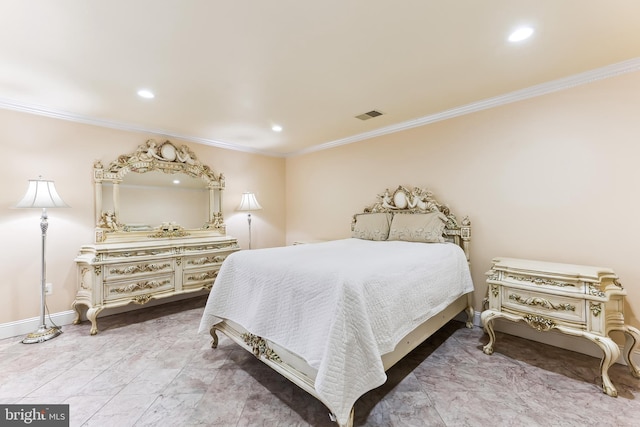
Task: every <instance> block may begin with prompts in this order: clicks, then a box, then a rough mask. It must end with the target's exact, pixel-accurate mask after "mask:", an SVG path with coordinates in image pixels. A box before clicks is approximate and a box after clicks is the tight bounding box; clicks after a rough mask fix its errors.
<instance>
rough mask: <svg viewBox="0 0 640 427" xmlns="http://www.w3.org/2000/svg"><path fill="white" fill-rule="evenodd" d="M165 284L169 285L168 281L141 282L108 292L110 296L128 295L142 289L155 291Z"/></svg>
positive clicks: (169, 281)
mask: <svg viewBox="0 0 640 427" xmlns="http://www.w3.org/2000/svg"><path fill="white" fill-rule="evenodd" d="M167 283H171V280H170V279H165V280H163V281H158V280H146V281H143V282H137V283H130V284H128V285H125V286H120V287H118V288H113V289H111V290H110V291H109V292H111V293H112V294H128V293H131V292H135V291H140V290H142V289H155V288H159V287H160V286H163V285H166V284H167Z"/></svg>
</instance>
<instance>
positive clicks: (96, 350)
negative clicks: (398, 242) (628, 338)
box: [0, 297, 640, 427]
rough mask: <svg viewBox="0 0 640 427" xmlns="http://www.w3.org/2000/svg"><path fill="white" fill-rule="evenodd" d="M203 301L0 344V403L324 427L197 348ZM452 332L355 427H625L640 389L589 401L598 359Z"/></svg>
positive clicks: (92, 419) (361, 403) (229, 352)
mask: <svg viewBox="0 0 640 427" xmlns="http://www.w3.org/2000/svg"><path fill="white" fill-rule="evenodd" d="M204 304H205V297H198V298H193V299H190V300H184V301H179V302H173V303H168V304H164V305H161V306H157V307H149V308H146V309H143V310H137V311H135V312H130V313H126V314H117V315H112V316H107V317H102V318H100V319H99V323H98V326H99V328H100V333H99V334H98V335H96V336H90V335H89V324H88V323H87V322H85V323H83V324H81V325H68V326H65V327H63V331H64V333H63V334H62V335H61V336H59V337H57V338H55V339H53V340H51V341H48V342H46V343H42V344H31V345H25V344H22V343H20V340H21V339H22V337H15V338H8V339H4V340H0V403H4V404H10V403H37V404H41V403H48V404H55V403H66V404H69V405H70V413H71V425H72V426H99V427H102V426H118V427H126V426H159V425H162V426H251V427H253V426H286V427H289V426H335V424H334V423H332V422H330V421H329V418H328V411H327V410H326V409H325V408H324V406H323V405H322V404H320V403H319V402H318V401H317V400H315V399H314V398H312V397H310V396H309V395H307V394H306V393H305V392H303V391H301V390H300V389H298V388H297V387H296V386H295V385H293V384H291V383H289V382H288V381H287V380H285V379H284V378H282V377H280V376H279V375H278V374H276V373H275V372H273V371H271V370H270V369H269V368H267V367H266V366H265V365H263V364H262V363H261V362H260V361H258V360H257V359H255V358H254V357H253V356H252V355H250V354H249V353H247V352H245V351H244V350H242V349H240V348H239V347H237V346H236V345H235V344H234V343H232V342H231V341H230V340H228V339H226V338H221V341H220V345H219V348H218V349H216V350H213V349H211V348H210V347H209V344H210V337H209V335H208V334H204V335H198V334H197V329H198V326H199V321H200V316H201V313H202V311H203V307H204ZM497 335H498V341H497V345H496V352H495V353H494V354H493V355H492V356H487V355H485V354H484V353H482V350H481V348H482V345H483V344H484V343H486V339H487V338H486V336H485V335H484V334H483V332H482V330H481V329H480V328H474V329H466V328H464V327H463V325H462V323H459V322H455V321H454V322H450V323H449V324H448V325H446V326H445V327H444V328H443V329H442V330H440V331H439V332H438V333H437V334H436V335H434V336H433V337H431V338H430V339H429V340H428V341H426V342H425V343H424V344H423V345H421V346H420V347H418V348H417V349H416V350H415V351H414V352H412V353H411V354H410V355H408V356H407V357H406V358H405V359H403V360H402V361H401V362H400V363H399V364H398V365H396V366H394V367H393V368H392V369H391V370H390V371H389V372H388V375H389V380H388V381H387V383H386V384H385V385H383V386H381V387H380V388H378V389H376V390H373V391H371V392H369V393H367V394H366V395H364V396H363V397H361V398H360V400H358V402H357V403H356V406H355V414H356V420H355V425H357V426H475V427H477V426H527V427H530V426H545V427H546V426H580V427H583V426H599V427H603V426H616V427H623V426H637V425H640V379H637V378H634V377H632V376H631V374H630V373H629V371H628V369H627V367H626V366H623V365H614V366H613V367H612V368H611V369H610V376H611V379H612V381H613V383H614V384H615V385H616V386H617V388H618V392H619V397H618V398H612V397H609V396H607V395H605V394H603V393H602V392H601V391H600V385H599V376H598V371H599V369H598V368H599V360H598V359H595V358H593V357H589V356H584V355H582V354H578V353H574V352H570V351H566V350H562V349H558V348H555V347H550V346H546V345H542V344H539V343H533V342H530V341H526V340H524V339H521V338H517V337H513V336H510V335H505V334H501V333H497Z"/></svg>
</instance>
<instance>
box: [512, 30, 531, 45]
mask: <svg viewBox="0 0 640 427" xmlns="http://www.w3.org/2000/svg"><path fill="white" fill-rule="evenodd" d="M532 34H533V28H531V27H521V28H518V29H517V30H515V31H514V32H513V33H511V34H510V35H509V41H510V42H514V43H515V42H520V41H522V40H525V39H528V38H529V37H531V35H532Z"/></svg>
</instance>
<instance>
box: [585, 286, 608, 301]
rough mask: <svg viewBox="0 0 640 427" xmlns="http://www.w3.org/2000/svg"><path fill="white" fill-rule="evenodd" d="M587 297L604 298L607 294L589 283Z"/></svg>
mask: <svg viewBox="0 0 640 427" xmlns="http://www.w3.org/2000/svg"><path fill="white" fill-rule="evenodd" d="M589 295H593V296H595V297H600V298H605V297H606V296H607V294H605V293H604V292H602V291H601V290H600V288H599V287H597V286H595V285H594V284H592V283H589Z"/></svg>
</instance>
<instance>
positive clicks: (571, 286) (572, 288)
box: [498, 271, 587, 294]
mask: <svg viewBox="0 0 640 427" xmlns="http://www.w3.org/2000/svg"><path fill="white" fill-rule="evenodd" d="M498 280H502V281H503V282H504V284H505V285H506V284H514V285H519V286H530V287H533V288H537V289H540V290H541V291H543V292H544V291H547V290H548V291H551V292H553V291H556V290H557V291H562V292H567V293H577V294H584V293H586V292H587V291H586V289H587V286H586V284H585V283H584V282H583V281H580V280H575V279H573V280H572V279H568V278H558V277H544V276H542V275H532V274H528V275H527V274H524V273H515V272H507V271H500V272H499V276H498Z"/></svg>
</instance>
